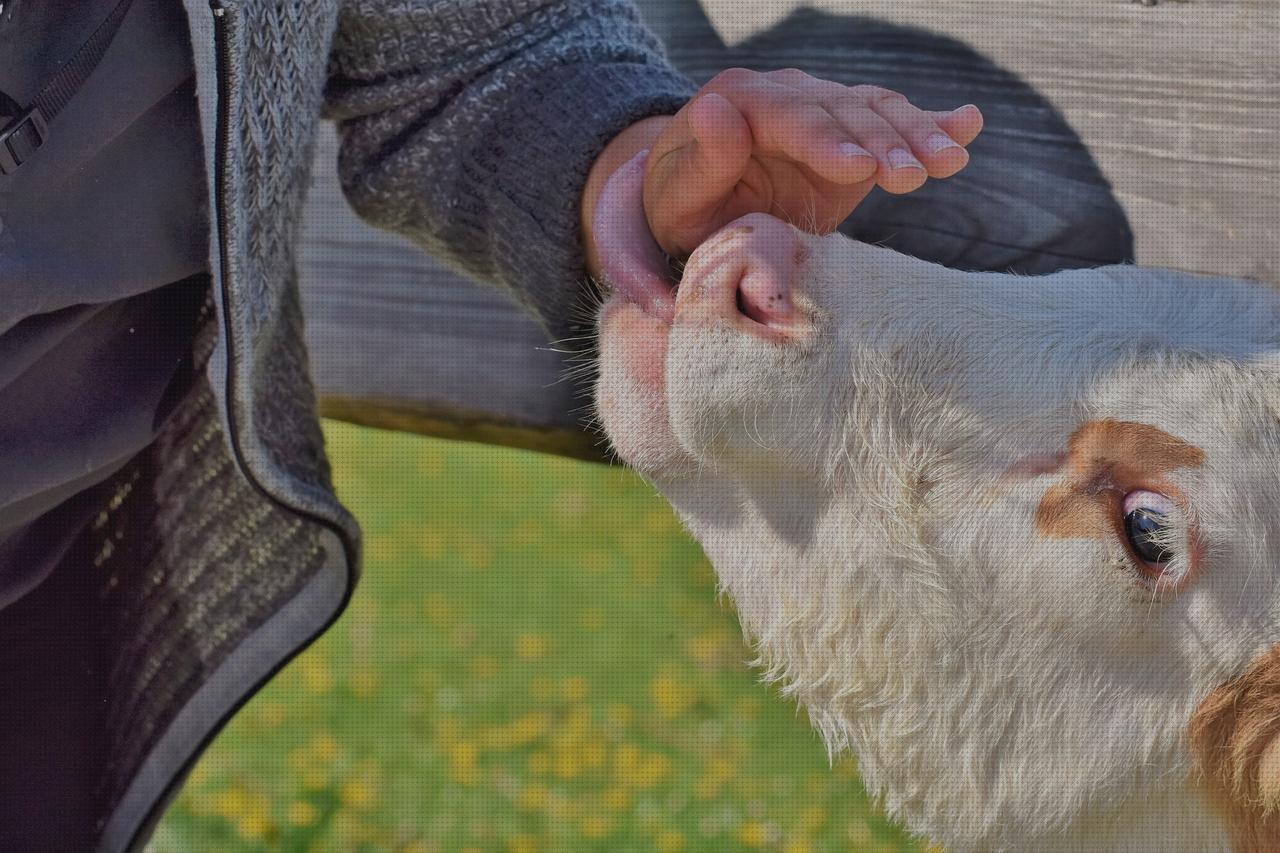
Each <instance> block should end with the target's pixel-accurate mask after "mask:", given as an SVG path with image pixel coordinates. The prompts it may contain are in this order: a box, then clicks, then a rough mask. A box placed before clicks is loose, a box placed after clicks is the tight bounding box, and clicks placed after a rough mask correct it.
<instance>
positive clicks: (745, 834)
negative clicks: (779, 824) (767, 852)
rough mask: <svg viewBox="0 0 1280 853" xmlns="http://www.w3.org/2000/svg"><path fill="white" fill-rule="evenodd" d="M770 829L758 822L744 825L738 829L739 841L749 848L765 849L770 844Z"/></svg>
mask: <svg viewBox="0 0 1280 853" xmlns="http://www.w3.org/2000/svg"><path fill="white" fill-rule="evenodd" d="M769 834H770V833H769V827H767V826H765V825H764V824H763V823H760V822H758V821H750V822H748V823H744V824H743V825H742V826H740V827H739V828H738V840H739V841H741V842H742V843H743V844H744V845H745V846H747V847H763V846H764V845H766V844H768V843H769Z"/></svg>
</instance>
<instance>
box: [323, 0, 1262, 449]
mask: <svg viewBox="0 0 1280 853" xmlns="http://www.w3.org/2000/svg"><path fill="white" fill-rule="evenodd" d="M807 5H808V6H810V7H812V8H808V9H805V8H800V7H799V5H798V4H792V3H786V2H777V0H708V2H707V3H706V11H705V13H704V11H703V10H702V8H701V7H699V6H698V5H697V4H696V3H695V2H692V0H689V1H688V2H678V1H677V0H642V1H641V3H640V6H641V11H642V14H644V15H645V17H646V20H647V21H648V22H649V23H650V25H651V26H652V27H653V28H654V29H655V30H656V31H657V32H658V33H659V34H660V35H661V36H662V37H663V39H664V41H665V42H666V43H667V45H668V46H669V50H670V52H671V55H672V58H673V60H674V61H675V62H676V64H677V65H678V66H680V67H681V68H682V69H683V70H684V71H685V72H686V73H688V74H690V76H691V77H693V78H694V79H696V80H703V79H706V78H707V77H708V76H710V75H711V74H713V73H714V72H716V71H718V70H720V69H721V68H724V67H728V66H731V65H746V66H748V67H756V68H761V69H767V68H776V67H786V66H796V67H800V68H803V69H805V70H806V71H809V72H810V73H813V74H815V75H818V76H823V77H830V78H833V79H839V80H842V81H845V82H874V83H880V84H883V85H892V86H895V87H898V88H902V89H903V90H905V91H907V92H908V93H909V94H910V95H911V96H912V97H913V98H914V99H916V100H917V101H919V102H920V103H922V104H924V105H926V106H935V107H942V106H952V105H955V104H958V103H962V102H965V101H974V102H976V103H978V104H979V105H980V106H982V108H983V110H984V112H985V114H986V116H987V130H986V131H985V132H984V135H983V138H982V139H980V141H979V143H978V144H977V145H975V147H974V149H973V161H972V162H971V164H970V167H969V168H968V169H967V170H966V172H965V173H962V176H960V177H961V178H962V179H958V180H952V181H949V182H941V183H938V184H936V185H935V184H932V183H931V184H930V185H929V186H927V187H926V188H925V190H924V191H923V192H922V193H921V194H919V196H918V197H917V198H914V199H912V200H911V201H910V202H902V201H900V200H894V199H887V198H877V197H873V198H872V199H869V200H868V202H867V203H866V204H864V206H863V208H862V209H860V211H859V213H858V214H856V215H855V217H854V221H853V222H851V225H858V222H857V220H858V219H859V217H861V219H862V222H861V226H860V227H873V226H874V225H875V224H876V223H875V221H874V220H875V218H876V217H885V218H886V219H888V218H894V217H896V219H895V222H896V221H897V220H903V221H905V222H906V223H907V224H908V225H909V224H911V218H912V217H916V216H921V215H923V214H922V213H921V211H922V210H924V211H927V210H930V209H934V210H936V209H937V208H936V207H934V208H930V205H935V206H936V205H940V204H941V205H945V207H946V209H947V210H948V211H951V212H952V219H953V220H954V221H953V222H952V223H951V225H948V227H952V225H954V226H955V227H957V228H960V229H961V230H963V228H964V227H967V224H972V221H973V220H974V219H975V218H978V217H981V216H982V215H983V213H984V212H986V211H989V210H990V209H991V208H992V207H993V205H995V206H998V205H999V204H1001V203H1007V204H1011V205H1020V207H1019V209H1018V210H1016V211H1014V214H1015V215H1010V216H1008V217H1007V218H1006V221H1005V222H1004V223H1003V224H1002V225H1001V227H1000V228H999V229H997V230H998V231H999V232H1000V233H999V234H997V235H996V237H997V238H1007V239H1008V240H1009V241H1010V242H1013V243H1017V242H1018V241H1019V240H1033V239H1037V235H1038V234H1043V233H1045V232H1046V230H1048V231H1051V230H1053V229H1054V228H1060V229H1063V230H1065V231H1070V230H1071V229H1072V227H1073V226H1074V225H1076V223H1071V222H1065V221H1060V220H1061V217H1062V214H1061V210H1060V205H1061V204H1062V202H1063V199H1064V197H1074V195H1079V194H1086V193H1091V192H1095V191H1096V189H1097V186H1099V185H1100V184H1101V183H1102V182H1109V184H1110V186H1111V188H1112V192H1113V194H1114V200H1115V202H1118V205H1117V206H1116V210H1117V211H1123V214H1124V217H1122V218H1121V219H1120V224H1119V227H1120V228H1123V227H1124V222H1123V219H1124V218H1127V220H1128V222H1127V225H1128V227H1129V228H1131V229H1132V233H1133V248H1134V253H1135V256H1136V259H1137V261H1138V262H1140V263H1143V264H1151V265H1157V266H1171V267H1176V268H1181V269H1187V270H1193V271H1203V272H1216V273H1222V274H1229V275H1240V276H1247V277H1254V278H1258V279H1261V280H1267V281H1280V55H1278V52H1277V50H1276V45H1277V44H1280V4H1276V3H1274V2H1272V0H1266V2H1256V1H1255V2H1249V0H1219V2H1204V0H1201V2H1196V3H1164V4H1161V5H1159V6H1155V7H1143V6H1140V5H1137V4H1132V3H1129V2H1124V0H1088V1H1087V0H1078V2H1064V1H1063V0H948V2H945V3H938V2H935V1H934V0H859V1H858V2H838V0H822V2H817V3H809V4H807ZM949 39H954V40H949ZM1086 152H1087V153H1086ZM1088 154H1092V158H1093V160H1095V161H1096V164H1097V167H1098V170H1096V173H1095V174H1093V175H1088V174H1083V175H1082V173H1081V165H1080V164H1081V163H1082V162H1084V163H1086V164H1087V163H1088V160H1089V158H1088ZM335 156H336V145H335V141H334V137H333V135H332V131H331V129H329V128H326V129H325V133H324V134H323V136H322V139H321V141H320V144H319V145H318V147H317V152H316V169H315V174H314V178H313V186H312V189H311V194H310V196H309V199H308V205H307V211H306V219H305V224H304V233H303V244H302V253H301V259H300V260H301V273H302V279H303V298H304V303H305V309H306V313H307V318H308V340H309V343H310V346H311V353H312V360H313V369H314V374H315V378H316V381H317V385H318V387H319V390H320V394H321V400H322V408H323V410H324V411H325V413H326V414H330V415H332V416H334V417H340V418H344V419H347V420H353V421H357V422H361V423H367V424H373V425H379V426H386V427H389V428H396V429H411V430H417V431H422V432H428V433H431V434H437V435H447V436H449V437H455V438H470V439H474V440H481V441H487V442H492V443H499V444H514V445H516V446H524V447H530V448H534V449H539V450H546V451H550V452H557V453H564V454H567V455H573V456H581V457H584V458H599V455H600V453H601V450H600V448H599V447H598V446H597V444H598V439H597V438H596V437H594V436H589V435H586V434H584V433H583V432H582V431H581V429H580V421H579V419H578V418H577V417H576V415H575V413H574V411H573V410H574V408H575V407H577V406H581V405H582V404H583V403H584V402H585V401H584V400H582V399H580V398H575V397H574V389H573V388H572V387H571V385H570V384H569V383H567V382H564V381H560V380H561V378H562V374H563V370H564V364H563V362H562V361H561V357H560V356H559V355H558V354H557V353H555V352H552V351H550V350H549V349H548V348H547V347H548V342H547V341H546V340H545V338H544V337H543V335H542V333H541V331H540V330H539V328H538V326H537V325H536V324H535V323H534V322H533V321H532V320H531V319H529V318H528V317H527V316H526V315H525V314H524V313H523V312H522V310H521V309H520V308H519V307H517V306H516V304H515V303H514V301H512V300H511V299H510V298H508V297H507V296H506V295H505V294H503V293H501V292H500V291H498V290H496V289H494V288H492V287H490V286H487V285H478V284H474V283H472V282H469V281H467V280H466V279H464V278H462V277H460V276H458V275H456V274H455V273H453V272H451V271H449V270H448V269H447V268H446V267H444V266H443V265H441V264H439V263H437V262H436V261H434V260H433V259H431V258H430V257H428V256H427V255H425V254H424V253H422V252H421V251H420V250H419V249H417V248H415V247H413V246H412V245H410V244H409V243H407V242H406V241H404V240H402V239H400V238H398V237H395V236H392V235H388V234H384V233H381V232H378V231H377V230H375V229H372V228H370V227H368V226H366V225H364V224H363V223H361V222H360V221H359V220H357V219H356V218H355V217H354V215H353V214H351V212H350V210H349V209H348V208H347V206H346V204H345V202H344V201H343V199H342V197H341V193H340V191H339V189H338V185H337V180H336V177H335V175H334V161H335ZM1081 158H1083V159H1081ZM1085 171H1087V170H1085ZM992 187H1005V188H1007V190H1008V191H1009V192H1013V193H1014V194H1013V195H1012V196H1010V195H1003V196H1001V195H998V194H997V192H998V191H997V190H993V189H992ZM1112 212H1114V211H1112ZM1103 213H1108V212H1106V211H1104V212H1103ZM1108 215H1110V214H1109V213H1108ZM1099 216H1102V213H1100V214H1099ZM868 220H871V221H870V222H868ZM895 227H896V226H895ZM904 239H905V238H904ZM952 242H955V241H954V240H953V241H952ZM946 244H947V238H946V236H945V235H943V234H941V233H940V234H938V235H937V237H936V240H933V241H931V242H930V241H926V242H925V243H920V242H919V241H917V243H916V244H911V243H909V242H908V243H907V249H908V250H913V251H918V253H926V252H930V251H932V252H935V253H937V254H938V255H940V256H941V257H939V259H940V260H944V261H945V260H946V259H947V257H946V255H947V252H948V251H950V249H949V248H948V246H947V245H946ZM1011 262H1012V261H1011ZM579 390H581V389H579Z"/></svg>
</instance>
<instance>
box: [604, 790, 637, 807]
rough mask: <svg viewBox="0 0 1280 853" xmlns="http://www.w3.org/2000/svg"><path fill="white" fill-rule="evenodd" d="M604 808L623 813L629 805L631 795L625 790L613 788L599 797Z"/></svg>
mask: <svg viewBox="0 0 1280 853" xmlns="http://www.w3.org/2000/svg"><path fill="white" fill-rule="evenodd" d="M601 800H602V801H603V802H604V807H605V808H607V809H609V810H610V811H614V812H620V811H625V810H626V808H627V806H629V805H631V793H630V792H629V791H627V789H626V788H621V787H617V786H614V787H612V788H609V789H608V790H607V791H605V792H604V796H603V797H601Z"/></svg>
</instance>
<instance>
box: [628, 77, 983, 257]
mask: <svg viewBox="0 0 1280 853" xmlns="http://www.w3.org/2000/svg"><path fill="white" fill-rule="evenodd" d="M981 130H982V114H981V112H979V110H978V108H977V107H975V106H973V105H966V106H963V107H960V108H958V109H956V110H953V111H950V112H927V111H925V110H921V109H919V108H918V107H915V106H914V105H912V104H911V103H910V102H909V101H908V100H907V99H906V97H904V96H903V95H901V94H898V93H897V92H892V91H890V90H888V89H882V88H879V87H877V86H842V85H840V84H839V83H834V82H832V81H829V80H819V79H816V78H814V77H811V76H809V75H808V74H805V73H804V72H802V71H798V70H796V69H786V70H783V71H772V72H768V73H760V72H754V71H748V70H746V69H742V68H734V69H729V70H728V71H724V72H722V73H720V74H718V75H716V77H714V78H713V79H712V80H711V81H710V82H708V83H707V84H706V85H705V86H703V87H702V89H701V90H699V92H698V94H697V95H695V96H694V98H693V99H692V100H691V101H690V102H689V103H688V104H686V105H685V106H684V108H683V109H681V110H680V111H679V112H678V113H677V114H676V115H675V117H674V118H673V119H672V120H671V121H670V122H669V123H668V124H667V125H666V126H665V127H664V128H663V131H662V133H661V134H659V135H658V137H657V138H656V139H655V140H654V141H653V144H652V145H651V146H650V150H649V157H648V162H647V164H646V169H645V180H644V209H645V214H646V217H647V219H648V222H649V229H650V231H651V232H652V233H653V236H654V239H655V240H656V241H657V243H658V245H659V246H660V247H661V248H662V249H663V251H665V252H666V253H667V254H669V255H674V256H676V257H685V256H687V255H688V254H689V253H690V252H692V251H693V250H694V249H695V248H697V246H699V245H700V244H701V243H702V242H703V241H704V240H705V239H706V238H707V237H708V236H710V235H711V234H712V233H714V232H715V231H717V230H718V229H719V228H720V227H721V226H723V225H725V224H727V223H729V222H732V221H733V220H734V219H737V218H738V217H740V216H744V215H746V214H748V213H757V212H762V213H769V214H772V215H774V216H776V217H778V218H779V219H782V220H784V221H786V222H790V223H792V224H793V225H796V226H797V227H800V228H803V229H804V230H806V231H812V232H814V233H818V234H826V233H830V232H831V231H834V230H835V228H836V227H837V226H838V225H839V224H840V223H841V222H842V221H843V220H844V219H845V218H846V217H847V216H848V215H849V214H850V213H851V212H852V211H853V209H854V208H855V207H856V206H857V205H858V203H859V202H861V201H862V199H863V198H865V197H866V195H867V193H869V192H870V191H871V188H872V187H873V186H875V185H877V184H878V185H879V186H881V187H882V188H883V189H885V190H886V191H888V192H891V193H906V192H911V191H913V190H916V189H919V188H920V186H921V185H923V184H924V182H925V180H926V179H927V178H930V177H932V178H946V177H950V176H951V175H953V174H955V173H956V172H958V171H960V170H961V169H962V168H964V166H965V164H967V163H968V162H969V155H968V152H966V151H965V149H964V146H966V145H968V144H969V143H970V142H972V141H973V140H974V138H975V137H976V136H977V135H978V133H979V132H980V131H981Z"/></svg>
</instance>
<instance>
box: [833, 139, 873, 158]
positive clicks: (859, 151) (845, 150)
mask: <svg viewBox="0 0 1280 853" xmlns="http://www.w3.org/2000/svg"><path fill="white" fill-rule="evenodd" d="M840 153H841V154H842V155H843V156H845V157H870V156H871V152H870V151H868V150H867V149H865V148H863V147H862V146H861V145H858V144H856V143H853V142H841V143H840Z"/></svg>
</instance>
